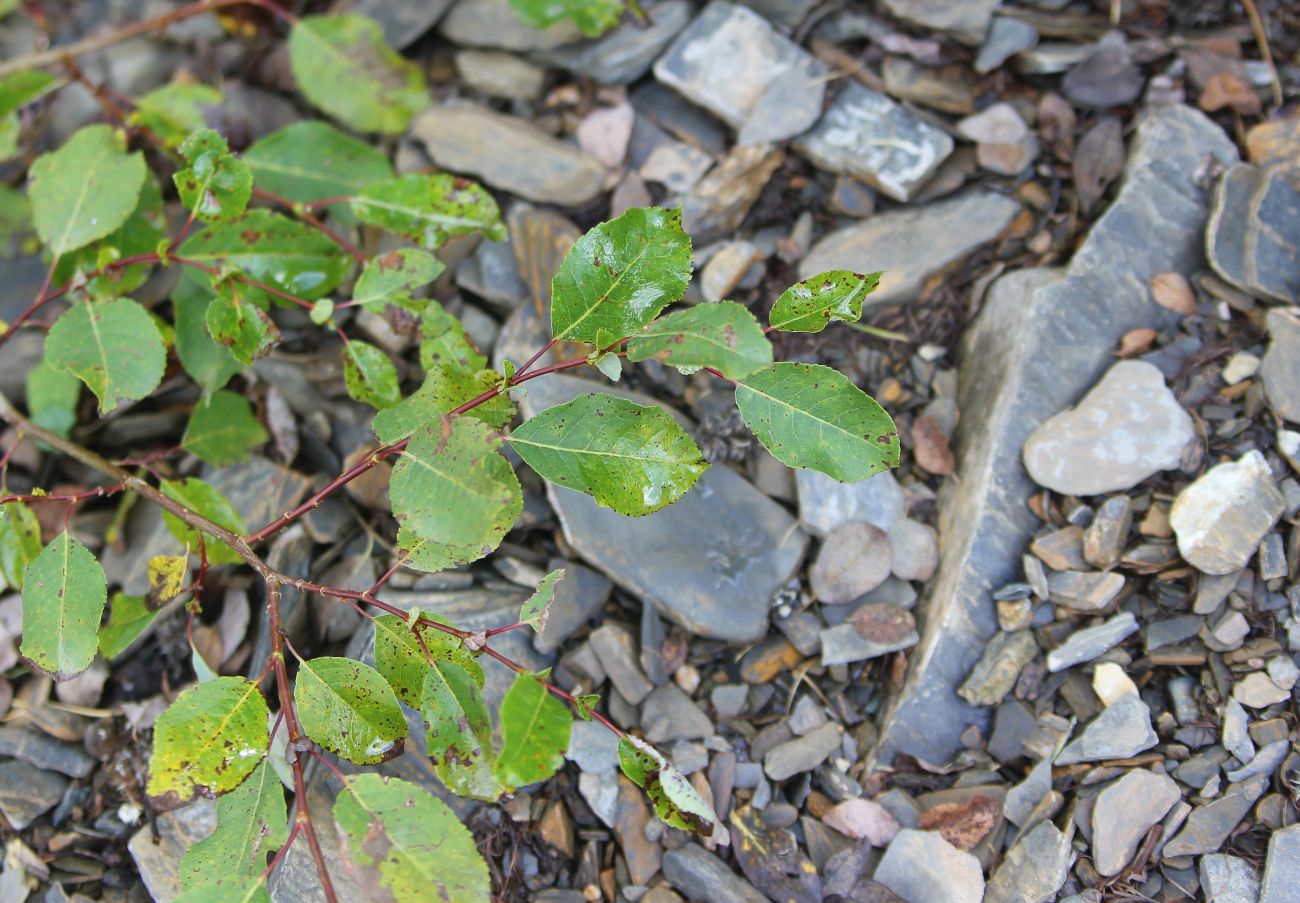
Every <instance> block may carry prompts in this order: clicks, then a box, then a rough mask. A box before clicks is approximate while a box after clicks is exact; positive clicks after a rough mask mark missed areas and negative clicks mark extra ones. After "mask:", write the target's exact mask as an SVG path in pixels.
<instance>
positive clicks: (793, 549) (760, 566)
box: [521, 375, 808, 643]
mask: <svg viewBox="0 0 1300 903" xmlns="http://www.w3.org/2000/svg"><path fill="white" fill-rule="evenodd" d="M600 391H611V390H610V389H609V388H608V387H606V386H601V385H599V384H597V383H594V382H591V381H589V380H584V379H576V378H572V377H564V376H560V375H555V376H548V377H546V378H545V379H539V380H535V381H534V382H531V383H529V384H528V394H527V395H526V396H525V397H524V399H523V401H522V403H521V404H522V407H523V410H524V413H525V414H526V415H527V416H532V415H533V414H534V413H536V412H537V411H540V410H543V409H545V408H549V407H551V406H553V405H557V404H563V403H564V402H566V401H570V400H571V399H573V398H575V397H577V396H578V395H580V394H583V393H585V392H600ZM617 394H620V395H623V396H624V397H627V398H631V399H632V400H634V401H637V402H639V403H641V404H654V403H655V401H654V399H651V398H648V397H645V396H639V395H637V394H636V393H629V392H618V393H617ZM547 491H548V492H549V493H550V499H551V504H552V505H553V506H554V507H555V510H556V512H557V513H558V514H559V516H560V523H561V524H562V525H563V527H564V533H565V536H566V537H568V540H569V542H570V543H571V544H572V545H573V547H574V548H575V549H577V550H578V552H579V553H580V554H581V555H582V556H583V558H584V559H586V560H587V561H588V562H589V563H590V564H592V565H594V566H595V567H597V568H599V569H600V570H601V571H603V572H605V574H607V575H608V576H609V577H610V579H611V580H613V581H614V582H615V583H617V584H619V585H620V586H622V587H623V588H624V589H626V590H628V591H629V592H632V593H634V594H636V595H638V596H640V597H641V598H642V599H645V600H646V601H647V602H650V603H651V604H653V605H654V606H655V607H656V608H658V609H659V611H660V612H662V613H663V614H664V616H665V617H667V618H669V619H670V620H672V621H675V622H676V623H678V624H680V625H681V626H683V627H685V628H686V629H687V630H689V631H691V632H692V633H694V634H696V635H698V636H703V637H708V638H710V639H718V640H728V641H731V642H736V643H742V642H750V641H752V640H757V639H759V638H760V637H762V636H763V635H764V634H765V633H766V632H767V612H768V609H769V607H770V604H771V601H772V599H773V598H774V597H775V595H776V593H777V591H778V590H779V589H780V588H781V587H782V586H783V585H784V584H785V582H786V581H787V580H789V579H790V576H791V575H792V574H793V573H794V570H795V568H796V567H798V565H799V562H800V560H801V559H802V558H803V552H804V547H805V546H806V545H807V543H808V537H807V535H806V534H805V533H804V532H803V531H802V530H800V529H798V528H797V527H796V525H795V522H794V520H793V519H792V518H791V517H790V515H788V514H787V513H786V511H785V509H784V508H782V507H781V506H780V505H778V504H777V503H776V502H774V501H772V500H771V499H769V498H768V497H767V496H766V495H764V494H763V493H761V492H759V491H758V490H757V489H755V488H754V487H753V486H751V485H750V484H749V483H748V482H746V481H745V480H744V479H743V478H742V477H740V476H738V475H737V474H736V473H735V472H734V471H732V470H730V469H728V468H726V467H711V468H709V469H708V470H707V471H705V472H704V475H703V476H701V477H700V480H699V482H698V483H696V484H695V487H694V488H693V489H691V491H690V492H688V493H686V495H684V496H682V498H680V499H679V500H677V501H676V502H674V503H673V504H671V505H669V506H668V507H666V508H663V509H661V510H659V511H656V512H655V513H654V514H649V515H646V516H645V517H624V516H622V515H621V514H617V513H615V512H613V511H610V510H609V509H608V508H601V507H599V506H598V505H597V504H596V503H595V502H594V501H593V500H592V499H591V497H590V496H587V495H583V494H582V493H579V492H574V491H573V490H571V489H561V488H557V487H555V486H549V485H548V487H547Z"/></svg>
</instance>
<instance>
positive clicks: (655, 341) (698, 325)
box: [627, 301, 772, 379]
mask: <svg viewBox="0 0 1300 903" xmlns="http://www.w3.org/2000/svg"><path fill="white" fill-rule="evenodd" d="M651 358H654V359H655V360H657V361H662V362H664V363H665V364H671V365H673V366H674V367H688V368H689V367H694V368H697V369H698V368H700V367H712V368H713V369H715V370H717V371H719V372H720V373H722V375H723V376H726V377H728V378H730V379H739V378H740V377H742V376H744V375H745V374H747V373H752V372H753V371H754V370H756V369H758V368H759V367H762V366H764V365H765V364H770V363H772V343H771V342H769V341H768V340H767V337H766V336H765V335H763V327H762V326H759V325H758V321H757V320H756V319H754V315H753V314H751V313H750V312H749V311H748V310H746V309H745V308H744V307H743V306H742V305H740V304H737V303H736V302H734V301H721V302H719V303H717V304H699V305H696V306H695V307H690V308H687V309H686V310H679V311H676V312H674V313H671V314H669V315H668V316H666V317H664V318H662V319H659V320H655V321H654V322H653V323H651V324H650V325H649V326H647V327H646V328H645V329H643V330H641V331H640V332H639V333H637V334H636V335H634V336H633V337H632V338H631V339H629V340H628V343H627V359H628V360H629V361H644V360H649V359H651Z"/></svg>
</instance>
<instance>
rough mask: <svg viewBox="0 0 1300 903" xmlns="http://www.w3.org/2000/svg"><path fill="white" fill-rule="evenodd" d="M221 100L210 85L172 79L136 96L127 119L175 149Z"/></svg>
mask: <svg viewBox="0 0 1300 903" xmlns="http://www.w3.org/2000/svg"><path fill="white" fill-rule="evenodd" d="M222 100H223V98H222V95H221V92H220V91H218V90H217V89H216V88H213V87H211V86H210V85H203V84H181V83H179V82H173V83H172V84H170V85H163V86H162V87H161V88H154V89H153V90H152V91H150V92H148V93H147V94H143V95H141V96H140V97H138V98H137V99H136V102H135V111H134V112H133V113H132V114H131V117H130V122H131V124H132V125H137V126H142V127H143V128H146V129H148V130H149V131H150V132H152V133H153V134H155V135H157V136H158V137H159V138H161V139H162V141H163V143H164V144H165V145H166V146H167V147H169V148H177V147H180V146H181V143H182V142H184V141H185V139H186V138H188V137H189V135H190V133H191V132H196V131H198V130H199V129H201V128H203V127H205V126H206V125H207V116H206V115H205V114H206V112H207V111H209V110H212V111H214V112H215V111H216V110H217V109H218V108H219V107H220V106H221V103H222Z"/></svg>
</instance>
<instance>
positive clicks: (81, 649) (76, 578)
mask: <svg viewBox="0 0 1300 903" xmlns="http://www.w3.org/2000/svg"><path fill="white" fill-rule="evenodd" d="M22 586H23V643H22V648H21V652H22V654H23V658H25V659H27V660H28V661H29V662H31V663H32V664H33V665H34V666H35V667H37V668H39V669H40V670H41V671H42V672H43V673H45V674H48V675H49V676H50V677H53V678H54V679H55V680H68V679H70V678H72V677H75V676H76V675H78V674H80V673H81V672H82V671H85V670H86V669H87V668H89V667H90V663H91V662H93V661H94V660H95V652H96V650H97V649H98V648H99V619H100V617H101V616H102V615H103V614H104V603H105V602H107V601H108V585H107V581H106V580H105V578H104V569H103V568H102V567H100V566H99V562H98V561H96V560H95V556H94V555H92V554H90V550H89V549H87V548H86V547H85V546H83V545H82V544H81V543H79V542H77V540H75V539H73V538H72V537H71V536H69V535H68V534H67V533H66V532H64V533H60V534H59V535H58V536H56V537H54V539H52V540H50V544H49V545H47V546H46V547H45V548H44V549H43V550H42V551H41V553H40V554H39V555H37V556H36V558H35V559H33V560H32V562H31V563H30V564H28V565H27V570H26V572H25V573H24V574H23V584H22Z"/></svg>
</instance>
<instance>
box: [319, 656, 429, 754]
mask: <svg viewBox="0 0 1300 903" xmlns="http://www.w3.org/2000/svg"><path fill="white" fill-rule="evenodd" d="M293 698H294V702H295V704H296V705H297V707H298V718H299V720H300V721H301V722H302V729H303V730H304V731H306V732H307V736H308V737H310V738H311V739H313V740H315V741H316V742H317V743H319V744H320V745H321V746H323V747H325V748H326V749H328V750H329V751H330V752H333V753H337V754H338V755H340V756H342V757H343V758H344V759H347V760H348V761H349V762H352V763H354V764H357V765H374V764H377V763H379V762H384V761H386V760H388V759H391V758H393V757H394V756H397V755H400V754H401V752H402V741H403V740H404V739H405V737H406V734H407V729H406V717H405V716H404V715H403V714H402V709H401V707H400V706H398V704H397V697H396V696H395V695H393V690H392V688H391V687H390V686H389V685H388V684H387V683H386V682H385V681H384V678H383V677H382V676H380V674H379V672H378V671H376V670H375V669H374V668H371V667H370V666H369V665H365V664H362V663H361V662H355V661H353V660H352V659H348V658H313V659H310V660H308V661H304V662H302V663H301V664H300V665H299V667H298V677H297V679H296V681H295V682H294V688H293Z"/></svg>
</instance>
